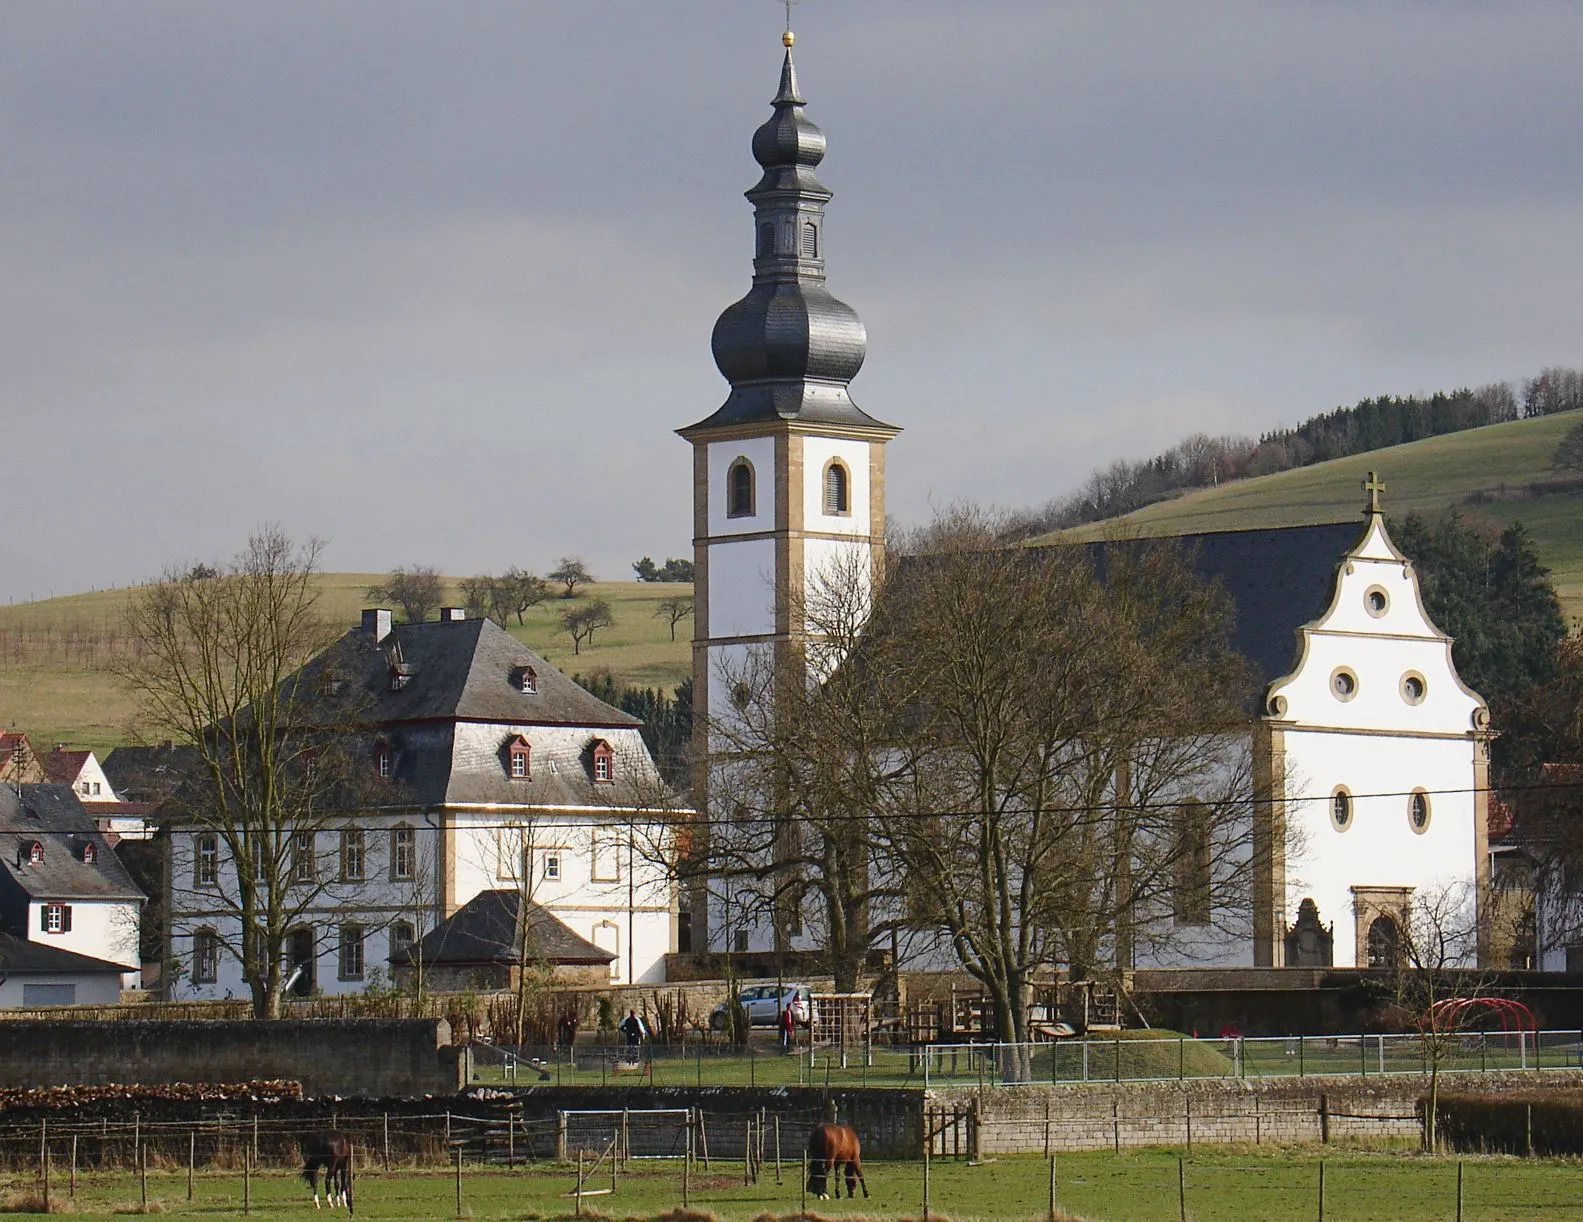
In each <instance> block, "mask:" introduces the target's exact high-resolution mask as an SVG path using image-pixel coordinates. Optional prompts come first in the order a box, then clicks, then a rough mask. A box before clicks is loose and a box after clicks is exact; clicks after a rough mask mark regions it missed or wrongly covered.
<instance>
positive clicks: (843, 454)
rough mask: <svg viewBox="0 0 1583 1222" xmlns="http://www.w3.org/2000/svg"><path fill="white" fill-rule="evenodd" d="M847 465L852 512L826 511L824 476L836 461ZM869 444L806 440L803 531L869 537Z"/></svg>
mask: <svg viewBox="0 0 1583 1222" xmlns="http://www.w3.org/2000/svg"><path fill="white" fill-rule="evenodd" d="M832 461H839V462H842V463H844V464H845V465H846V468H847V472H848V473H849V475H850V476H851V483H850V485H849V486H848V489H847V491H848V505H849V506H850V512H848V513H845V514H827V513H825V511H824V473H825V468H826V467H827V466H828V465H829V464H830V463H831V462H832ZM868 463H869V443H868V442H866V441H849V440H846V439H843V438H837V437H805V438H803V529H804V530H805V531H807V532H809V533H816V532H822V533H827V534H838V535H867V534H869V533H870V523H869V477H868Z"/></svg>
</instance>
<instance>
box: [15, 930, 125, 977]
mask: <svg viewBox="0 0 1583 1222" xmlns="http://www.w3.org/2000/svg"><path fill="white" fill-rule="evenodd" d="M124 971H126V968H125V967H123V966H122V965H121V964H119V963H110V962H108V961H106V960H104V959H95V958H93V957H92V956H91V955H79V954H78V953H77V952H76V951H70V950H62V949H61V948H60V947H58V946H51V945H49V944H48V943H47V942H29V941H28V940H27V939H26V938H19V937H17V936H16V935H15V934H9V933H0V977H3V976H8V975H11V976H23V975H29V976H31V975H41V976H45V975H47V976H65V975H70V976H81V975H83V974H84V973H87V972H93V973H103V974H105V975H111V974H114V975H116V976H119V975H120V974H121V973H122V972H124Z"/></svg>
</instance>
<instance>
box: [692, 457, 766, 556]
mask: <svg viewBox="0 0 1583 1222" xmlns="http://www.w3.org/2000/svg"><path fill="white" fill-rule="evenodd" d="M708 449H709V491H708V500H709V534H710V537H711V538H715V537H719V536H722V535H745V534H755V533H757V532H759V531H766V530H774V529H775V439H774V438H773V437H749V438H744V439H740V440H735V441H719V442H715V443H713V444H712V445H710V446H709V447H708ZM738 458H745V459H746V460H747V461H748V462H749V463H751V464H752V465H753V491H754V498H753V508H754V512H753V514H752V515H751V516H747V517H736V518H733V517H727V516H726V507H727V504H728V501H727V498H726V477H727V475H728V473H729V472H730V470H731V467H732V464H734V463H735V462H736V460H737V459H738ZM711 584H712V583H711Z"/></svg>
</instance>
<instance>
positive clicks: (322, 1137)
mask: <svg viewBox="0 0 1583 1222" xmlns="http://www.w3.org/2000/svg"><path fill="white" fill-rule="evenodd" d="M321 1167H323V1168H324V1196H325V1200H326V1202H327V1203H328V1204H329V1206H330V1208H331V1209H334V1208H335V1207H336V1206H337V1205H345V1206H346V1212H347V1213H349V1214H350V1213H351V1212H352V1139H351V1138H350V1137H348V1136H347V1135H346V1134H345V1133H337V1132H333V1131H326V1132H323V1133H315V1134H314V1135H313V1136H312V1137H307V1138H304V1139H303V1142H302V1178H303V1179H305V1180H307V1181H308V1186H309V1187H310V1188H312V1189H313V1207H314V1208H315V1209H322V1208H323V1206H321V1205H320V1204H319V1168H321Z"/></svg>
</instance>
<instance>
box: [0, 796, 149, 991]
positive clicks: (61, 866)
mask: <svg viewBox="0 0 1583 1222" xmlns="http://www.w3.org/2000/svg"><path fill="white" fill-rule="evenodd" d="M144 900H145V897H144V895H143V892H142V891H140V890H139V889H138V887H137V885H136V884H135V883H134V882H133V881H132V878H131V876H130V875H129V874H128V873H127V871H126V868H125V867H124V866H123V865H122V864H121V862H120V860H119V859H118V858H117V857H116V855H115V853H114V851H113V850H112V849H111V847H110V844H109V841H108V840H107V838H106V837H105V836H104V834H103V833H102V832H100V831H99V829H98V827H97V826H96V825H95V823H94V821H93V818H92V817H91V816H90V815H89V814H88V813H87V812H86V811H85V810H84V809H83V807H82V804H81V803H80V802H79V801H78V799H77V795H76V794H75V792H74V791H73V790H72V789H70V788H69V787H68V786H65V785H22V786H11V785H0V931H3V932H4V933H6V934H8V935H10V936H11V937H12V938H14V939H17V940H19V941H21V942H25V943H28V944H30V945H36V946H40V947H46V948H50V949H52V950H56V951H61V952H67V953H69V954H70V955H72V956H77V957H80V958H82V959H83V960H84V962H83V963H82V964H78V965H76V968H78V969H81V970H80V971H76V974H75V975H73V970H75V969H72V967H71V964H70V962H69V961H68V960H65V959H61V958H59V956H53V957H52V956H41V955H39V954H32V953H30V955H29V956H28V959H29V961H30V962H33V963H34V964H35V966H36V967H37V965H38V964H41V963H42V964H44V965H45V966H46V967H47V966H49V964H51V963H53V964H54V966H55V967H57V968H61V969H62V970H64V971H65V976H64V977H63V978H62V979H60V980H57V981H55V983H57V984H60V985H62V986H64V985H65V984H68V983H70V984H72V985H73V986H74V988H75V989H76V990H77V991H79V992H81V993H82V994H83V995H84V996H88V995H93V996H98V995H99V994H100V993H102V992H103V991H104V990H103V982H102V981H101V980H97V979H96V977H97V976H100V975H102V974H103V971H104V966H103V965H104V964H113V965H115V970H116V972H117V973H118V976H119V978H118V980H117V981H116V988H117V990H119V989H121V988H128V989H132V988H138V987H139V986H140V983H141V959H140V956H139V953H138V930H139V923H140V920H141V914H142V908H143V903H144ZM89 963H97V964H99V967H98V968H96V969H94V968H90V967H89V966H88V964H89ZM3 970H5V967H4V964H3V963H0V971H3ZM40 970H42V969H40ZM64 994H65V990H64V988H62V989H57V990H56V995H59V996H64ZM111 1000H114V998H111Z"/></svg>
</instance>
